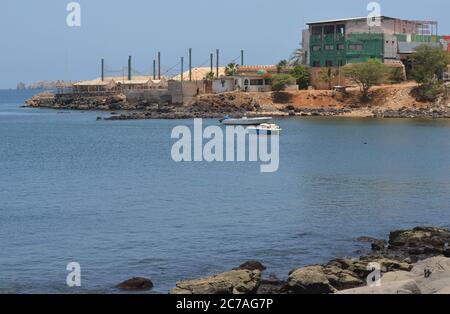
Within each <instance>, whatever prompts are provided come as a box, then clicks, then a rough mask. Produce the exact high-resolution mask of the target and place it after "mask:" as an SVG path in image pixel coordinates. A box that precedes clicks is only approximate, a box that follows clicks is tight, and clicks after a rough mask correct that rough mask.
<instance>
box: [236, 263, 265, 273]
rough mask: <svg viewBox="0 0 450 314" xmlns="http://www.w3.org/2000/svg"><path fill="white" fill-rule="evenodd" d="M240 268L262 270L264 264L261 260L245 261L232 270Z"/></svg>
mask: <svg viewBox="0 0 450 314" xmlns="http://www.w3.org/2000/svg"><path fill="white" fill-rule="evenodd" d="M240 269H246V270H251V271H253V270H259V271H264V270H266V266H264V265H263V264H262V263H261V262H258V261H247V262H245V263H244V264H242V265H241V266H239V267H237V268H235V269H234V270H240Z"/></svg>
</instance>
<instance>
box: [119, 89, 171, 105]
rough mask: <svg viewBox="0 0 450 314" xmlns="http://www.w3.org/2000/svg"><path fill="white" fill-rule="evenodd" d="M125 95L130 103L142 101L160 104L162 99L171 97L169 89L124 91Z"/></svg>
mask: <svg viewBox="0 0 450 314" xmlns="http://www.w3.org/2000/svg"><path fill="white" fill-rule="evenodd" d="M123 93H124V94H125V96H126V97H127V99H128V100H130V101H142V100H146V101H149V102H155V103H159V102H160V101H161V99H162V98H163V97H165V96H167V95H169V91H168V90H167V89H151V90H124V91H123Z"/></svg>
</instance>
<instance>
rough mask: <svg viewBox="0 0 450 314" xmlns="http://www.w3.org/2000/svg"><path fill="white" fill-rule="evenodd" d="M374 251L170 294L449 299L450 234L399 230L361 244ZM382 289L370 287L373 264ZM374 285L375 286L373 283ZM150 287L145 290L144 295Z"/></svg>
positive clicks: (131, 286) (205, 281) (185, 284)
mask: <svg viewBox="0 0 450 314" xmlns="http://www.w3.org/2000/svg"><path fill="white" fill-rule="evenodd" d="M357 241H360V242H367V243H368V244H370V246H371V251H370V253H368V254H366V255H363V256H361V257H359V258H355V259H348V258H343V259H333V260H331V261H329V262H328V263H326V264H323V265H311V266H305V267H300V268H294V269H293V270H291V271H290V272H289V274H287V279H285V280H280V279H278V278H276V277H275V276H273V275H269V276H266V275H265V270H266V267H265V266H264V265H263V264H262V263H260V262H258V261H248V262H246V263H244V264H242V265H241V266H239V267H237V268H235V269H233V270H230V271H228V272H225V273H221V274H217V275H213V276H210V277H205V278H200V279H193V280H183V281H179V282H177V283H176V286H175V287H174V288H173V289H172V290H171V291H170V293H171V294H244V295H245V294H249V295H251V294H450V248H449V243H450V231H449V230H447V229H442V228H434V227H417V228H414V229H412V230H397V231H393V232H391V233H390V235H389V239H388V240H387V241H385V240H379V239H373V238H370V237H362V238H359V239H357ZM372 263H377V264H378V265H379V267H380V272H381V279H380V284H379V285H368V281H367V278H372V277H371V276H372V274H373V271H374V268H373V264H372ZM370 282H372V281H370ZM142 287H145V289H141V288H142ZM151 287H153V284H152V283H151V281H150V280H149V279H144V278H133V279H130V280H129V281H126V282H125V283H122V284H120V285H119V286H118V288H121V289H123V290H127V291H129V290H148V289H151Z"/></svg>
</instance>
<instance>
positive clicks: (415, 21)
mask: <svg viewBox="0 0 450 314" xmlns="http://www.w3.org/2000/svg"><path fill="white" fill-rule="evenodd" d="M380 17H381V18H382V19H386V20H401V21H408V22H411V23H417V24H421V23H422V24H437V22H436V21H420V20H404V19H400V18H395V17H391V16H386V15H381V16H380ZM363 20H367V16H364V17H350V18H343V19H335V20H324V21H317V22H310V23H306V24H307V25H315V24H327V23H339V22H347V21H363Z"/></svg>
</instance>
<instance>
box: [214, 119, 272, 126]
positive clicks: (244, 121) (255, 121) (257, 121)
mask: <svg viewBox="0 0 450 314" xmlns="http://www.w3.org/2000/svg"><path fill="white" fill-rule="evenodd" d="M270 121H272V118H249V119H225V120H223V121H222V124H223V125H258V124H263V123H268V122H270Z"/></svg>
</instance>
